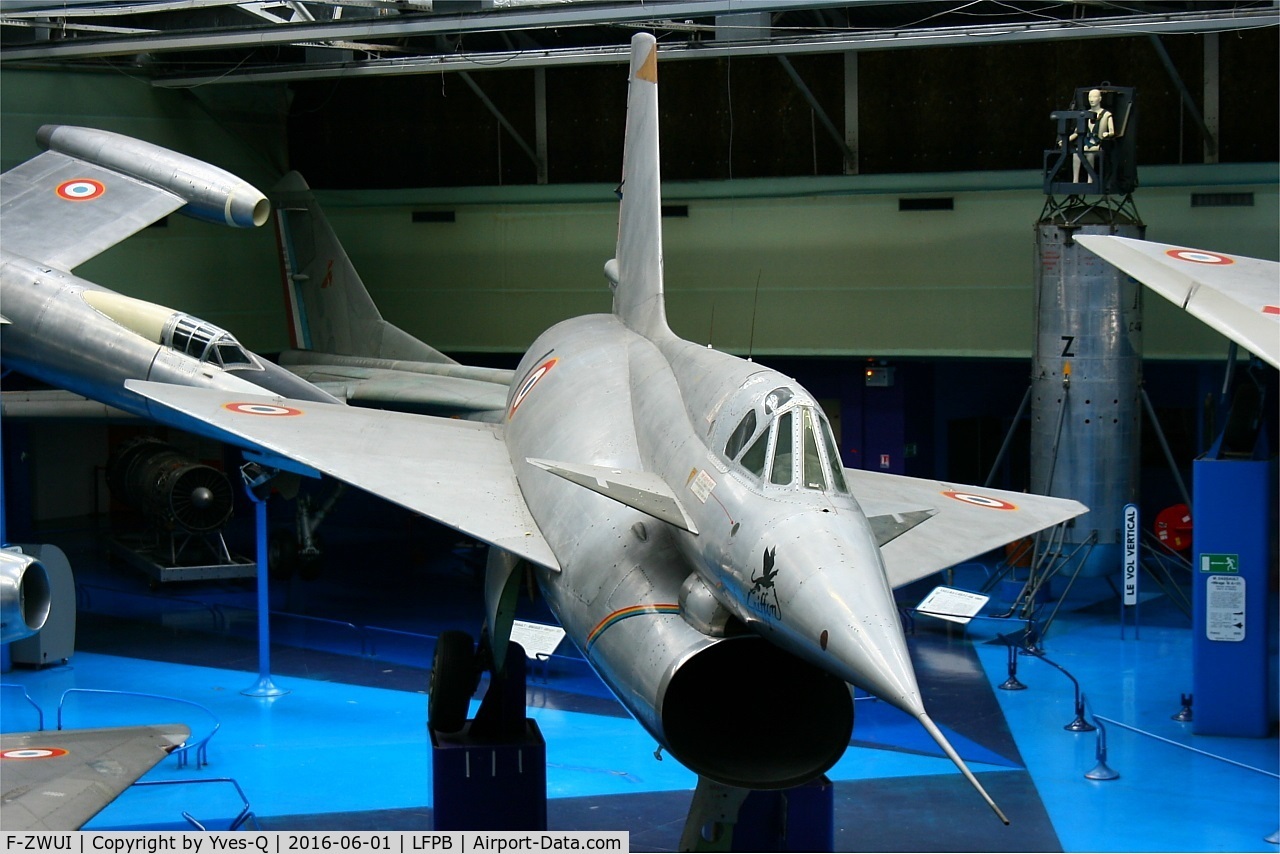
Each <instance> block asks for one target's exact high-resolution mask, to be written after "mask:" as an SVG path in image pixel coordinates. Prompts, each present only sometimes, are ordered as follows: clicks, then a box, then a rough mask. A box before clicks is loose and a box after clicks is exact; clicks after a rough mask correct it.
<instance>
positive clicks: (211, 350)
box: [163, 314, 254, 368]
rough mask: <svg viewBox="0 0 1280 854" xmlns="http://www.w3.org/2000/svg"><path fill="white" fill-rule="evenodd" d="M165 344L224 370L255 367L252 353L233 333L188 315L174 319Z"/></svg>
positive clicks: (180, 315)
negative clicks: (251, 356) (227, 368)
mask: <svg viewBox="0 0 1280 854" xmlns="http://www.w3.org/2000/svg"><path fill="white" fill-rule="evenodd" d="M163 343H164V344H165V345H166V346H168V347H172V348H173V349H174V350H177V351H178V352H180V353H186V354H187V355H188V356H191V357H192V358H196V359H199V360H200V361H202V362H212V363H213V364H215V365H221V366H222V367H224V368H225V367H238V366H245V365H253V364H254V362H253V359H252V358H250V356H249V352H248V351H247V350H245V349H244V347H242V346H240V342H239V341H237V340H236V339H235V336H233V335H232V334H231V333H230V332H227V331H226V330H225V329H221V328H219V327H217V326H214V325H213V324H212V323H206V322H205V321H203V320H201V319H200V318H198V317H192V316H191V315H189V314H179V315H175V316H174V318H173V319H172V320H171V321H170V322H169V325H168V328H167V329H166V330H165V334H164V341H163Z"/></svg>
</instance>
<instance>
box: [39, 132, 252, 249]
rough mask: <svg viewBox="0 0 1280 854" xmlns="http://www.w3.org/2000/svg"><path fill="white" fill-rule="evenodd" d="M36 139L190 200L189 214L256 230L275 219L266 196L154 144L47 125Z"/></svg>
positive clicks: (107, 134) (199, 162)
mask: <svg viewBox="0 0 1280 854" xmlns="http://www.w3.org/2000/svg"><path fill="white" fill-rule="evenodd" d="M36 139H37V140H38V141H39V142H40V144H41V145H42V146H44V147H45V148H47V149H48V150H50V151H56V152H58V153H60V154H64V155H66V156H68V157H74V158H76V159H78V160H83V161H85V162H86V163H92V164H94V165H96V166H101V167H103V168H104V169H110V170H112V171H115V172H120V173H122V174H125V175H128V176H129V177H131V178H135V179H137V180H139V181H145V182H146V183H148V184H152V185H154V186H156V187H160V188H162V189H164V190H167V191H169V192H171V193H173V194H174V195H176V196H178V197H179V198H182V199H184V200H185V201H186V203H187V204H186V206H185V207H184V208H183V209H182V210H183V212H184V213H186V214H187V215H188V216H192V217H195V218H196V219H203V220H207V221H209V222H215V223H223V224H225V225H231V226H236V227H238V228H256V227H258V226H260V225H263V224H264V223H266V221H267V218H268V217H270V215H271V203H270V202H269V201H267V197H266V195H264V194H263V193H262V192H261V191H260V190H258V189H257V188H256V187H254V186H253V185H251V184H249V183H248V182H246V181H244V180H242V179H240V178H238V177H236V176H235V175H232V174H231V173H230V172H227V171H225V170H223V169H219V168H218V167H216V166H211V165H210V164H208V163H205V162H203V161H200V160H197V159H195V158H194V157H188V156H187V155H185V154H179V153H177V152H176V151H170V150H169V149H167V148H163V147H161V146H159V145H155V144H153V143H150V142H143V141H142V140H139V139H133V138H132V137H128V136H124V135H122V134H118V133H112V132H111V131H106V130H99V129H97V128H83V127H74V126H71V125H43V126H42V127H41V128H40V130H38V131H37V132H36Z"/></svg>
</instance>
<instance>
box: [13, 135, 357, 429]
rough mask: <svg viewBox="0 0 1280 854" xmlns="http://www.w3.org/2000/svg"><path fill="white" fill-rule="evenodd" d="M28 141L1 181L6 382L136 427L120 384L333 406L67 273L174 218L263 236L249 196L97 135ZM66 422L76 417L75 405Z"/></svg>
mask: <svg viewBox="0 0 1280 854" xmlns="http://www.w3.org/2000/svg"><path fill="white" fill-rule="evenodd" d="M37 138H38V139H39V141H40V144H41V145H42V146H44V147H45V148H46V149H47V150H46V151H45V152H43V153H42V154H40V155H38V156H36V157H34V158H32V159H31V160H28V161H27V162H25V163H22V164H20V165H19V166H16V167H14V168H13V169H10V170H9V171H8V172H5V173H4V175H3V176H0V230H3V233H4V243H3V248H2V249H0V312H3V318H0V322H2V323H3V324H4V326H3V332H2V333H0V358H3V361H4V369H5V370H6V371H8V370H16V371H18V372H20V373H23V374H26V375H27V376H30V377H34V378H36V379H39V380H41V381H43V382H46V383H48V384H50V385H52V386H56V387H57V388H59V389H65V390H68V391H71V392H74V393H75V394H79V395H84V396H85V397H87V398H91V399H92V400H96V401H99V402H101V403H105V404H109V405H111V406H115V407H118V408H120V409H123V410H125V411H126V412H131V413H134V414H141V413H142V411H143V410H144V406H143V402H142V401H141V399H140V398H138V397H137V396H136V395H134V394H133V393H131V392H129V391H127V390H126V389H125V388H124V381H125V380H126V379H148V380H152V381H156V382H167V383H179V384H182V385H192V386H203V387H207V388H221V389H226V390H229V391H230V390H239V391H244V392H249V391H256V392H261V391H263V390H264V389H265V390H267V391H270V392H274V393H276V394H282V395H287V396H289V397H296V398H302V399H307V400H324V401H328V402H334V398H333V397H331V396H330V395H328V394H326V393H324V392H321V391H320V390H319V389H317V388H315V387H314V386H311V385H310V384H308V383H306V382H303V381H302V380H299V379H298V378H297V377H295V376H294V375H293V374H291V373H289V372H288V371H287V370H285V369H283V368H281V367H279V366H277V365H274V364H272V363H270V362H268V361H266V360H265V359H262V358H261V357H259V356H257V355H255V354H253V353H251V352H249V351H248V350H246V349H245V348H244V347H243V346H241V345H240V343H239V342H238V341H236V339H235V338H234V337H233V336H232V335H231V334H230V333H228V332H227V331H225V330H223V329H220V328H218V327H217V326H214V325H213V324H210V323H207V322H205V321H203V320H200V319H199V318H197V317H193V316H191V315H189V314H184V313H182V312H179V311H175V310H173V309H170V308H166V307H164V306H160V305H156V304H155V303H151V302H146V301H144V300H139V299H134V298H132V297H127V296H124V295H122V294H118V293H116V292H115V291H112V290H110V289H108V288H105V287H102V286H101V285H97V284H94V283H93V282H90V281H87V280H85V279H82V278H80V277H78V276H75V275H73V274H72V273H71V271H72V270H74V269H75V268H76V267H77V266H79V265H80V264H82V263H84V262H85V261H88V260H89V259H90V258H93V257H94V256H95V255H98V254H99V253H101V252H103V251H104V250H106V249H108V248H110V247H111V246H114V245H115V244H116V243H119V242H120V241H121V240H124V239H125V238H126V237H129V236H130V235H132V234H134V233H136V232H138V231H140V230H142V229H143V228H145V227H147V226H148V225H150V224H151V223H153V222H155V221H156V220H158V219H160V218H161V217H164V216H166V215H168V214H170V213H172V212H174V211H178V210H180V211H181V212H183V213H186V214H188V215H190V216H192V217H195V218H197V219H202V220H206V221H210V222H216V223H222V224H225V225H231V226H237V227H241V228H250V227H254V226H259V225H262V224H263V223H265V222H266V220H267V217H268V215H269V212H270V207H271V206H270V204H269V203H268V201H267V199H266V197H265V196H264V195H263V194H262V193H261V192H259V191H258V190H256V189H254V188H253V187H252V186H250V185H249V184H246V183H245V182H244V181H242V180H240V179H239V178H237V177H236V176H234V175H232V174H230V173H228V172H225V171H223V170H221V169H218V168H216V167H214V166H210V165H209V164H207V163H203V162H201V161H199V160H195V159H194V158H191V157H187V156H185V155H182V154H178V153H176V152H173V151H169V150H167V149H165V148H161V147H160V146H157V145H152V144H150V143H147V142H143V141H141V140H137V139H132V138H130V137H126V136H121V135H120V134H116V133H111V132H109V131H104V130H96V129H93V128H79V127H68V126H57V125H45V126H44V127H42V128H40V130H39V132H38V134H37ZM67 402H68V403H70V402H69V401H67ZM51 409H53V410H54V411H56V409H57V407H56V406H55V407H51ZM64 411H68V412H71V413H73V414H74V411H75V406H74V404H71V405H70V406H69V408H64Z"/></svg>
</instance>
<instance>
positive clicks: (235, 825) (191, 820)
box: [132, 777, 258, 831]
mask: <svg viewBox="0 0 1280 854" xmlns="http://www.w3.org/2000/svg"><path fill="white" fill-rule="evenodd" d="M222 783H226V784H230V785H231V786H233V787H235V790H236V794H237V795H239V797H240V803H241V804H243V807H242V809H241V810H240V812H239V813H237V814H236V817H235V818H233V819H232V820H231V823H230V824H229V825H228V826H227V828H226V829H227V830H241V829H243V828H244V826H245V824H246V823H247V822H249V821H253V823H254V829H258V828H257V824H258V817H257V816H256V815H254V814H253V810H252V808H251V807H250V805H249V799H248V798H247V797H246V796H245V793H244V789H242V788H240V784H239V783H237V782H236V781H235V780H234V779H233V778H231V777H208V778H202V779H199V780H137V781H135V782H134V783H133V786H132V788H146V787H148V786H194V785H202V784H222ZM182 818H183V819H184V820H186V822H187V823H188V824H190V825H191V826H192V827H194V828H195V829H196V830H203V831H207V830H208V829H209V828H208V827H207V826H206V825H205V824H204V823H203V822H201V821H198V820H197V819H196V818H195V817H194V816H193V815H192V814H191V813H190V812H189V811H188V810H183V811H182Z"/></svg>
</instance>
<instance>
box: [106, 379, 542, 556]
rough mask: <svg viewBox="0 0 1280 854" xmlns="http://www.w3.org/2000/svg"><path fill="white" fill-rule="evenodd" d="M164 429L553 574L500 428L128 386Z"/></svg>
mask: <svg viewBox="0 0 1280 854" xmlns="http://www.w3.org/2000/svg"><path fill="white" fill-rule="evenodd" d="M125 385H126V387H128V388H129V389H130V390H132V391H134V392H135V393H137V394H140V395H142V396H143V397H146V398H148V399H149V400H151V401H152V402H153V405H152V415H153V417H155V418H156V420H158V421H161V422H162V423H166V424H170V425H172V426H176V427H179V428H183V429H189V430H194V431H196V432H199V433H201V434H202V435H211V431H212V434H214V435H215V436H216V438H220V439H223V440H224V441H227V442H230V443H231V444H234V445H238V446H240V447H248V448H251V449H255V450H261V451H266V452H267V453H268V454H269V455H273V456H279V457H285V458H288V459H289V460H293V461H296V462H298V463H301V464H302V465H304V466H308V467H310V468H312V469H315V470H316V471H320V472H323V473H324V474H327V475H330V476H332V477H335V478H337V479H338V480H341V481H345V482H346V483H349V484H351V485H352V486H356V487H359V488H360V489H363V490H366V491H367V492H371V493H373V494H374V495H377V496H379V497H381V498H385V499H387V500H388V501H391V502H393V503H395V504H399V505H400V506H402V507H406V508H408V509H410V510H413V511H415V512H417V513H421V514H422V515H424V516H427V517H430V518H432V519H435V520H436V521H438V522H442V523H444V524H445V525H448V526H450V527H452V528H456V529H458V530H459V531H462V532H464V533H466V534H470V535H471V536H473V537H475V538H477V539H479V540H483V541H485V542H486V543H490V544H492V545H495V546H498V547H499V548H502V549H505V550H506V551H509V552H511V553H513V554H516V555H519V556H520V557H523V558H526V559H528V560H531V561H534V562H535V563H539V564H541V565H543V566H546V567H549V568H551V569H558V568H559V563H558V562H557V561H556V558H555V555H554V554H553V553H552V551H551V548H550V547H549V546H548V545H547V542H546V540H545V539H543V536H542V533H541V532H540V531H539V530H538V526H537V524H536V523H535V522H534V521H533V517H532V516H531V515H530V514H529V509H528V507H526V506H525V503H524V497H523V496H522V495H521V493H520V487H519V485H518V484H517V483H516V477H515V472H514V471H513V470H512V468H511V461H510V458H509V457H508V455H507V446H506V443H505V440H504V435H503V431H502V427H501V426H499V425H496V424H481V423H477V422H473V421H461V420H456V419H448V418H435V417H432V416H429V415H411V414H407V413H403V412H388V411H384V410H375V409H359V408H355V407H349V406H338V405H335V404H325V403H311V402H306V401H299V400H288V399H284V398H279V397H273V396H268V395H239V396H228V395H227V394H226V393H224V392H218V391H211V390H208V389H198V388H188V387H183V386H173V385H166V384H161V383H148V382H141V381H137V380H130V381H128V382H127V383H126V384H125Z"/></svg>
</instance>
